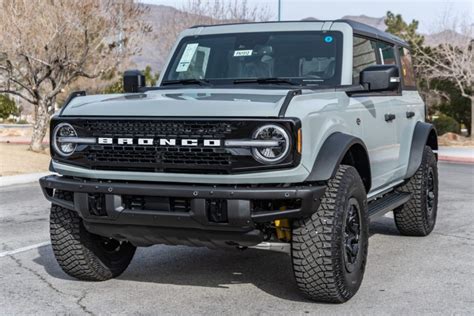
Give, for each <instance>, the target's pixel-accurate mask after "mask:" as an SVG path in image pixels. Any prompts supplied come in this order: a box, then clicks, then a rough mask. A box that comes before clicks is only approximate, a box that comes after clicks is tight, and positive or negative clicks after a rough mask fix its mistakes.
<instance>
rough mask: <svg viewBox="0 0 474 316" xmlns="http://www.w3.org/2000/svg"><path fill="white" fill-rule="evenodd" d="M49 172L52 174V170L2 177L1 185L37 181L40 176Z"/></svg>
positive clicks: (0, 178)
mask: <svg viewBox="0 0 474 316" xmlns="http://www.w3.org/2000/svg"><path fill="white" fill-rule="evenodd" d="M49 174H51V172H38V173H27V174H19V175H15V176H4V177H0V187H6V186H10V185H16V184H26V183H32V182H37V181H38V180H39V178H41V177H44V176H47V175H49Z"/></svg>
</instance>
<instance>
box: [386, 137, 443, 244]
mask: <svg viewBox="0 0 474 316" xmlns="http://www.w3.org/2000/svg"><path fill="white" fill-rule="evenodd" d="M399 190H400V191H403V192H408V193H411V194H412V197H411V199H410V201H408V202H407V203H406V204H404V205H403V206H401V207H400V208H398V209H396V210H395V211H394V218H395V224H396V225H397V228H398V230H399V231H400V233H401V234H402V235H406V236H427V235H429V234H430V233H431V231H432V230H433V228H434V226H435V224H436V215H437V212H438V166H437V161H436V157H435V155H434V154H433V151H432V150H431V148H430V147H428V146H425V148H424V151H423V159H422V161H421V165H420V167H419V168H418V170H417V171H416V173H415V174H414V175H413V177H411V179H410V180H409V181H408V183H407V184H405V185H404V186H403V187H402V188H400V189H399Z"/></svg>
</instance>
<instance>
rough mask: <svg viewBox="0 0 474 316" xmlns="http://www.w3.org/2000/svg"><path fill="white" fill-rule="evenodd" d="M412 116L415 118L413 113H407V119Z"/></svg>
mask: <svg viewBox="0 0 474 316" xmlns="http://www.w3.org/2000/svg"><path fill="white" fill-rule="evenodd" d="M413 116H415V112H411V111H410V112H407V118H412V117H413Z"/></svg>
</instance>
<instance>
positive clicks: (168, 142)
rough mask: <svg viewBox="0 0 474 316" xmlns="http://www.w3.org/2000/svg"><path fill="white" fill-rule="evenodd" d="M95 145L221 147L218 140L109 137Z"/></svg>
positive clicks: (100, 139) (99, 139)
mask: <svg viewBox="0 0 474 316" xmlns="http://www.w3.org/2000/svg"><path fill="white" fill-rule="evenodd" d="M97 143H98V144H101V145H112V144H119V145H143V146H153V145H160V146H177V144H179V145H181V146H198V145H201V146H204V147H219V146H220V145H221V140H220V139H193V138H183V139H175V138H159V139H154V138H136V139H134V138H116V139H113V138H110V137H99V138H98V139H97Z"/></svg>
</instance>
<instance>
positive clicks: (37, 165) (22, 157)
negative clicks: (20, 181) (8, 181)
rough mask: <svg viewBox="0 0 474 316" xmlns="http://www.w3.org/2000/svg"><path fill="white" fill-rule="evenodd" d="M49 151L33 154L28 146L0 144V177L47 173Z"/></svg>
mask: <svg viewBox="0 0 474 316" xmlns="http://www.w3.org/2000/svg"><path fill="white" fill-rule="evenodd" d="M49 161H50V156H49V151H48V150H47V151H45V152H44V153H35V152H32V151H29V150H28V145H16V144H5V143H0V176H11V175H17V174H23V173H36V172H43V171H48V166H49Z"/></svg>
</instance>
